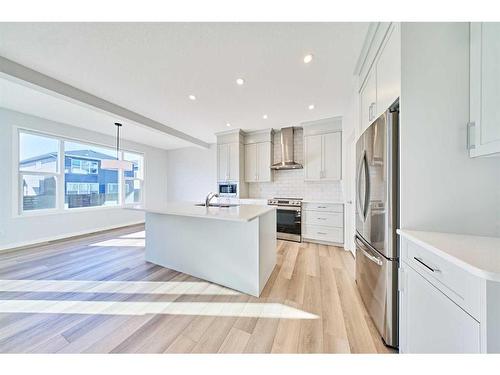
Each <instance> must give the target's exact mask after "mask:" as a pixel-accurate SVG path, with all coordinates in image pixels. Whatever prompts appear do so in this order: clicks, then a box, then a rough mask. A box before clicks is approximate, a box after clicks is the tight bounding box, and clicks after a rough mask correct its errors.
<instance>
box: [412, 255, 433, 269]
mask: <svg viewBox="0 0 500 375" xmlns="http://www.w3.org/2000/svg"><path fill="white" fill-rule="evenodd" d="M413 259H415V260H416V261H417V262H418V263H420V264H421V265H422V266H424V267H425V268H427V269H428V270H430V271H432V272H439V270H438V269H437V268H432V267H430V266H428V265H427V264H425V263H424V262H423V261H422V259H420V258H417V257H413Z"/></svg>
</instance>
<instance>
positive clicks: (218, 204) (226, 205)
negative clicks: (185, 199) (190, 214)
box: [195, 203, 239, 208]
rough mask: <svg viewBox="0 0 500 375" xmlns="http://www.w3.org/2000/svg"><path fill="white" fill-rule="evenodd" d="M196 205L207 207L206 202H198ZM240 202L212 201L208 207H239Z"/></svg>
mask: <svg viewBox="0 0 500 375" xmlns="http://www.w3.org/2000/svg"><path fill="white" fill-rule="evenodd" d="M195 206H199V207H206V206H205V203H196V204H195ZM237 206H239V204H234V203H210V204H209V205H208V207H219V208H229V207H237Z"/></svg>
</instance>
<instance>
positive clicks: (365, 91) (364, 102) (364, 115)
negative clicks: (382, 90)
mask: <svg viewBox="0 0 500 375" xmlns="http://www.w3.org/2000/svg"><path fill="white" fill-rule="evenodd" d="M376 106H377V74H376V70H375V69H374V70H372V71H370V74H369V75H368V77H367V78H366V83H365V85H364V86H363V88H362V89H361V127H362V129H361V130H362V131H364V130H365V129H366V128H368V126H370V124H371V123H372V122H373V120H375V119H376V117H375V111H376Z"/></svg>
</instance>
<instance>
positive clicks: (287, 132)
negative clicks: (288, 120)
mask: <svg viewBox="0 0 500 375" xmlns="http://www.w3.org/2000/svg"><path fill="white" fill-rule="evenodd" d="M293 132H294V129H293V127H292V126H290V127H288V128H282V129H281V145H280V146H281V162H280V163H274V164H273V165H272V166H271V169H301V168H303V167H302V164H299V163H296V162H295V161H294V160H293Z"/></svg>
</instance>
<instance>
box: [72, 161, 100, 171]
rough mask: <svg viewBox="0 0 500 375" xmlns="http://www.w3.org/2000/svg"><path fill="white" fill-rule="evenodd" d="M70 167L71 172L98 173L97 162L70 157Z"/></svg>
mask: <svg viewBox="0 0 500 375" xmlns="http://www.w3.org/2000/svg"><path fill="white" fill-rule="evenodd" d="M70 168H71V173H73V174H98V172H99V162H97V161H96V160H82V159H74V158H70Z"/></svg>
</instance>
